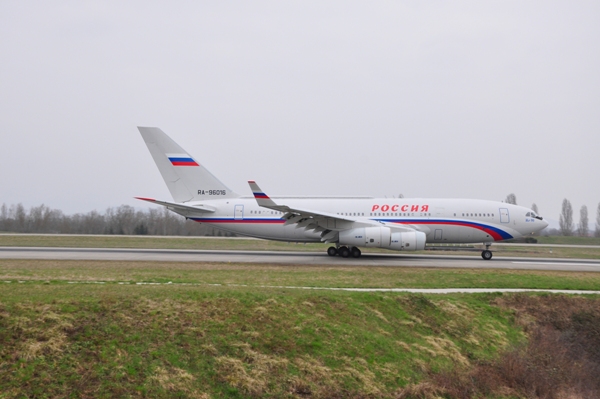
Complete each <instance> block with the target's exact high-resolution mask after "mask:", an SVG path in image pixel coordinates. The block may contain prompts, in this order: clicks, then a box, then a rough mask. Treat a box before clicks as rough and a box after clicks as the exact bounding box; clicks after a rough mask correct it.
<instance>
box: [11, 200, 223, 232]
mask: <svg viewBox="0 0 600 399" xmlns="http://www.w3.org/2000/svg"><path fill="white" fill-rule="evenodd" d="M0 231H4V232H12V233H40V234H44V233H45V234H127V235H131V234H133V235H159V236H160V235H174V236H233V235H234V234H230V233H225V232H222V231H221V230H218V229H215V228H213V227H210V226H208V225H206V224H203V223H197V222H194V221H191V220H186V219H185V218H184V217H182V216H179V215H176V214H174V213H173V212H170V211H169V210H167V209H166V208H163V207H161V208H155V209H148V210H145V211H142V210H136V209H135V208H134V207H132V206H129V205H121V206H118V207H111V208H108V209H106V211H105V212H104V213H101V212H98V211H96V210H94V211H90V212H88V213H76V214H74V215H65V214H64V213H63V212H62V211H60V210H58V209H51V208H49V207H47V206H46V205H43V204H42V205H39V206H33V207H31V208H30V209H25V207H24V206H23V205H22V204H17V205H11V206H7V205H6V204H2V207H0Z"/></svg>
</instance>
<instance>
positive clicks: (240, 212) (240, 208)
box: [233, 205, 244, 220]
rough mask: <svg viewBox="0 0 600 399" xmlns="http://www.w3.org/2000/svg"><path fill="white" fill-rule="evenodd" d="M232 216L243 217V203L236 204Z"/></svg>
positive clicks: (235, 217)
mask: <svg viewBox="0 0 600 399" xmlns="http://www.w3.org/2000/svg"><path fill="white" fill-rule="evenodd" d="M233 218H234V219H235V220H242V219H244V205H236V206H235V208H234V212H233Z"/></svg>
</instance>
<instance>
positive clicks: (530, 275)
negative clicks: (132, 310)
mask: <svg viewBox="0 0 600 399" xmlns="http://www.w3.org/2000/svg"><path fill="white" fill-rule="evenodd" d="M0 281H11V282H13V283H16V282H17V281H25V282H27V281H30V282H46V281H47V282H48V283H50V284H66V283H67V282H69V281H71V282H97V281H102V282H106V283H113V284H116V283H119V282H121V283H127V284H135V283H141V282H146V283H168V282H171V283H175V284H181V283H192V284H201V285H205V286H208V285H209V284H221V285H248V286H251V287H252V286H253V287H257V288H258V287H260V286H288V287H289V286H294V287H347V288H357V287H358V288H469V287H477V288H530V289H571V290H600V273H594V272H564V271H563V272H557V271H530V270H502V269H447V268H440V269H435V268H413V267H408V266H405V267H372V266H303V265H253V264H242V263H204V262H202V263H201V262H195V263H194V262H128V261H119V262H111V261H76V260H69V261H59V260H0Z"/></svg>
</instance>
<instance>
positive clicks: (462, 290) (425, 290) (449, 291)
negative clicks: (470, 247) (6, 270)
mask: <svg viewBox="0 0 600 399" xmlns="http://www.w3.org/2000/svg"><path fill="white" fill-rule="evenodd" d="M4 282H5V283H10V282H11V281H4ZM24 282H25V281H19V283H24ZM27 282H32V283H44V282H48V280H28V281H27ZM57 282H59V283H60V282H64V281H57ZM66 283H67V284H107V283H108V284H118V285H123V284H126V285H138V286H141V285H170V286H196V287H202V286H204V287H207V286H211V287H246V288H270V289H291V290H316V291H348V292H407V293H413V294H482V293H493V292H503V293H509V292H515V293H518V292H548V293H552V294H571V295H600V291H586V290H552V289H535V288H352V287H302V286H293V285H292V286H288V285H247V284H218V283H173V282H172V281H169V282H167V283H156V282H151V281H140V282H134V281H131V282H127V281H89V280H88V281H66Z"/></svg>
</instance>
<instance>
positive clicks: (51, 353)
mask: <svg viewBox="0 0 600 399" xmlns="http://www.w3.org/2000/svg"><path fill="white" fill-rule="evenodd" d="M169 282H171V283H172V284H169ZM147 283H164V284H161V285H151V284H147ZM186 284H187V285H186ZM265 286H271V287H265ZM274 286H308V287H408V286H411V287H526V288H563V289H564V288H566V289H593V290H597V289H599V288H600V275H598V274H597V273H596V274H594V273H563V272H531V271H490V270H446V269H444V270H435V269H425V270H423V269H412V268H383V267H349V268H344V267H319V266H261V265H247V264H204V263H175V262H174V263H161V262H102V261H64V262H60V261H43V260H0V342H1V343H2V345H0V398H18V397H163V398H172V397H181V398H188V397H189V398H228V397H233V398H242V397H275V398H305V397H316V398H317V397H318V398H329V397H355V398H368V397H373V398H379V397H390V398H391V397H400V398H402V397H404V398H409V397H410V398H433V397H446V398H455V397H456V398H462V397H471V396H460V395H459V394H458V393H456V392H459V391H460V389H462V388H460V389H459V388H457V386H456V384H457V381H458V382H460V383H461V384H463V385H464V384H466V385H464V386H467V385H468V384H472V382H473V381H476V382H477V381H479V382H478V384H480V383H481V381H488V382H489V381H496V382H497V381H505V382H503V383H502V384H504V385H502V384H500V386H495V385H494V387H495V388H494V387H492V386H491V385H490V386H488V385H489V384H491V382H489V384H488V383H486V384H488V385H485V384H484V385H483V386H479V385H478V386H477V387H471V388H469V389H470V390H471V391H470V392H475V391H473V390H479V391H477V392H487V394H485V395H483V394H481V395H480V396H479V397H495V398H500V397H527V396H526V395H525V394H526V392H527V389H528V388H527V387H528V385H527V386H519V385H518V384H517V383H516V382H515V383H510V384H509V383H507V382H506V381H510V378H513V379H516V378H517V377H518V376H517V375H516V374H514V373H513V374H510V373H508V374H507V372H506V370H507V369H506V367H505V366H506V364H505V362H507V361H510V362H511V363H510V364H512V365H513V366H512V367H516V366H515V364H517V365H518V363H515V360H514V359H513V360H510V359H512V358H508V360H506V359H507V356H525V355H526V354H528V353H529V354H531V353H536V352H532V350H534V349H535V348H534V349H526V350H525V349H523V350H519V348H529V347H528V346H526V345H528V344H527V343H528V342H537V341H532V340H531V337H532V336H533V335H532V332H531V331H533V330H532V328H533V327H531V325H532V323H534V321H535V320H536V317H538V316H539V315H538V314H537V313H536V312H535V311H530V312H529V313H526V311H517V310H516V309H517V308H518V307H519V306H521V307H523V308H525V309H526V310H527V309H530V310H531V308H533V309H544V305H545V304H546V306H545V308H546V309H550V310H552V311H558V310H561V311H560V312H558V314H560V320H563V321H562V322H561V323H563V324H564V320H565V317H566V316H565V314H567V313H565V311H563V310H562V309H570V308H569V307H568V306H571V308H573V307H574V306H575V305H576V306H575V308H576V309H583V310H585V309H587V308H589V309H591V310H590V311H591V312H596V311H597V310H598V309H600V301H598V300H594V299H591V298H589V299H585V298H571V299H569V298H566V297H564V296H554V295H541V296H540V295H534V296H514V295H502V294H480V295H413V294H398V293H381V292H378V293H360V292H340V291H321V290H320V291H314V290H301V289H286V288H275V287H274ZM536 298H537V299H536ZM561 298H564V299H561ZM530 301H538V302H533V304H532V303H530ZM547 301H550V302H549V303H546V302H547ZM573 301H576V302H573ZM581 301H583V302H581ZM573 304H575V305H573ZM583 304H585V306H587V308H586V307H584V305H583ZM590 306H591V307H590ZM523 312H525V313H523ZM572 312H573V311H572ZM577 314H579V313H577ZM585 314H588V313H585ZM590 314H593V315H594V316H593V317H594V318H593V320H594V321H593V323H592V325H597V323H596V321H600V318H597V317H596V313H590ZM598 315H600V311H598ZM569 317H571V316H569ZM586 317H587V316H586ZM547 318H548V317H544V318H542V319H544V320H545V319H547ZM523 320H525V321H523ZM586 320H587V319H586ZM527 323H528V324H527ZM569 331H570V330H569ZM592 331H593V330H592ZM569 334H570V335H569V337H572V336H573V333H569ZM586 336H587V335H586ZM538 346H539V345H538ZM542 347H544V346H543V345H542ZM536 348H537V347H536ZM552 348H554V349H556V345H554V346H552ZM538 349H539V348H538ZM560 353H562V352H560ZM515 354H516V355H515ZM548 356H549V355H547V354H545V353H538V354H536V359H537V358H539V359H545V360H544V361H545V362H546V363H547V364H548V365H550V366H553V365H554V363H552V361H550V360H552V359H550V360H548V359H549V358H548ZM550 357H551V356H550ZM518 359H521V360H522V361H523V362H525V363H526V364H528V366H527V367H528V369H527V370H536V369H535V367H537V366H536V363H535V361H534V360H535V359H533V360H531V359H528V358H527V357H522V358H521V357H519V358H518ZM556 361H560V359H558V360H556ZM565 361H566V360H565ZM569 361H571V360H569ZM580 362H582V360H580ZM546 363H545V364H546ZM581 364H582V365H583V364H585V365H587V363H581ZM490 367H492V369H493V370H491V371H490ZM553 367H554V366H553ZM557 367H558V366H557ZM561 367H562V366H561ZM586 367H587V366H586ZM505 369H506V370H505ZM586 369H589V370H593V368H590V367H587V368H586ZM503 370H504V371H503ZM524 372H525V371H519V372H518V373H519V374H522V373H524ZM482 373H483V374H484V375H485V376H487V377H485V378H483V377H481V375H483V374H482ZM473 375H475V376H480V377H473ZM511 375H512V377H511ZM554 375H555V376H556V375H557V374H556V372H554ZM580 377H581V376H580ZM532 378H533V377H532ZM540 378H541V377H540ZM580 379H581V378H580ZM469 381H471V382H469ZM544 381H545V380H544ZM496 382H494V384H496ZM452 384H454V385H452ZM507 384H508V385H507ZM515 384H516V385H515ZM463 385H461V386H463ZM453 387H454V388H453ZM592 388H593V386H592ZM457 389H458V390H457ZM548 389H553V390H555V391H556V392H561V391H560V387H559V388H555V387H550V388H548ZM498 392H503V393H504V394H503V395H496V393H498ZM548 397H551V396H548ZM581 397H585V396H581ZM588 397H593V396H588Z"/></svg>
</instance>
